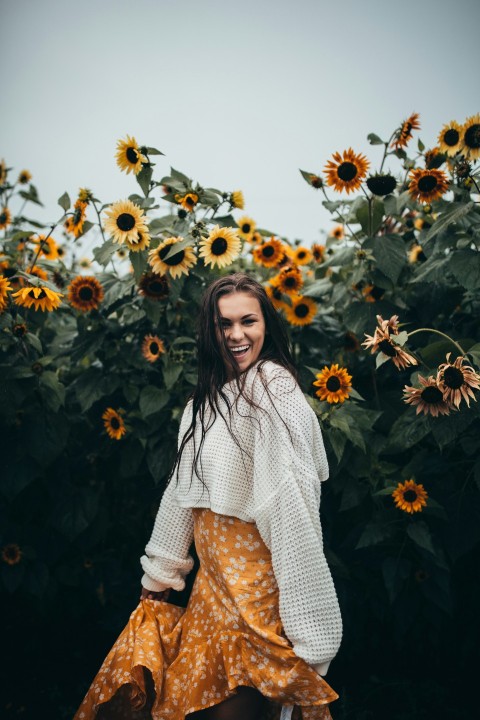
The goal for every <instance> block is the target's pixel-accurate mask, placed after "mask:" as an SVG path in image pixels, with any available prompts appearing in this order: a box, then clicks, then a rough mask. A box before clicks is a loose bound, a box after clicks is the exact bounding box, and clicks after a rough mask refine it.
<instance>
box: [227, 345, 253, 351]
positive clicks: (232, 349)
mask: <svg viewBox="0 0 480 720" xmlns="http://www.w3.org/2000/svg"><path fill="white" fill-rule="evenodd" d="M249 347H250V345H241V346H240V347H235V348H233V347H232V348H230V350H231V351H232V352H233V353H241V352H245V350H248V348H249Z"/></svg>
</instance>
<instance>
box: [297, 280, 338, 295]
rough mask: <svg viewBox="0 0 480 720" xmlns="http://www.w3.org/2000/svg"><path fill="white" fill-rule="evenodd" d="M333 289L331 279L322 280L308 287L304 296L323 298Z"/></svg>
mask: <svg viewBox="0 0 480 720" xmlns="http://www.w3.org/2000/svg"><path fill="white" fill-rule="evenodd" d="M331 289H332V283H331V281H330V280H329V278H322V279H321V280H317V281H316V282H314V283H312V284H311V285H308V286H307V287H306V288H305V290H304V291H303V295H306V296H307V297H322V295H326V294H327V293H329V292H330V291H331Z"/></svg>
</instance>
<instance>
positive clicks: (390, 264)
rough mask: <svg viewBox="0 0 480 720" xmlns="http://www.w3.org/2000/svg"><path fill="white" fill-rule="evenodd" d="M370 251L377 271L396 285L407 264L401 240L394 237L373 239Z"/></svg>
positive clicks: (403, 244)
mask: <svg viewBox="0 0 480 720" xmlns="http://www.w3.org/2000/svg"><path fill="white" fill-rule="evenodd" d="M372 251H373V256H374V258H375V261H376V263H377V267H378V269H379V270H380V271H381V272H382V273H383V274H384V275H386V276H387V277H388V278H389V279H390V280H391V281H392V282H393V283H396V282H397V280H398V278H399V277H400V273H401V272H402V270H403V268H404V267H405V265H406V263H407V255H406V253H405V243H404V242H403V240H401V239H400V238H398V237H396V236H395V235H385V236H383V237H377V238H373V241H372Z"/></svg>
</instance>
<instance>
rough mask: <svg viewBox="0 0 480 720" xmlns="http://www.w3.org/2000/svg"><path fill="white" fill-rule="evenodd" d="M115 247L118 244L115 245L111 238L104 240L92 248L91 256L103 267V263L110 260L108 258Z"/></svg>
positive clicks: (116, 247) (105, 263)
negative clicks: (101, 243)
mask: <svg viewBox="0 0 480 720" xmlns="http://www.w3.org/2000/svg"><path fill="white" fill-rule="evenodd" d="M117 249H118V246H117V245H115V243H114V242H113V240H106V241H105V242H104V243H103V245H100V247H98V248H93V257H94V258H95V260H96V261H97V262H98V264H99V265H103V266H104V267H105V265H107V264H108V263H109V262H110V258H111V257H112V255H113V254H114V253H115V250H117Z"/></svg>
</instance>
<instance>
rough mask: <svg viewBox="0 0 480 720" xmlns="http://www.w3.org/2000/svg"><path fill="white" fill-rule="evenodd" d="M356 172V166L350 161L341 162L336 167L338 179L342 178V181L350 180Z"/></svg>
mask: <svg viewBox="0 0 480 720" xmlns="http://www.w3.org/2000/svg"><path fill="white" fill-rule="evenodd" d="M357 174H358V169H357V166H356V165H354V164H353V163H352V162H348V161H347V162H343V163H342V164H341V165H339V166H338V168H337V175H338V177H339V178H340V180H343V181H344V182H349V181H350V180H353V178H355V177H356V176H357Z"/></svg>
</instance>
